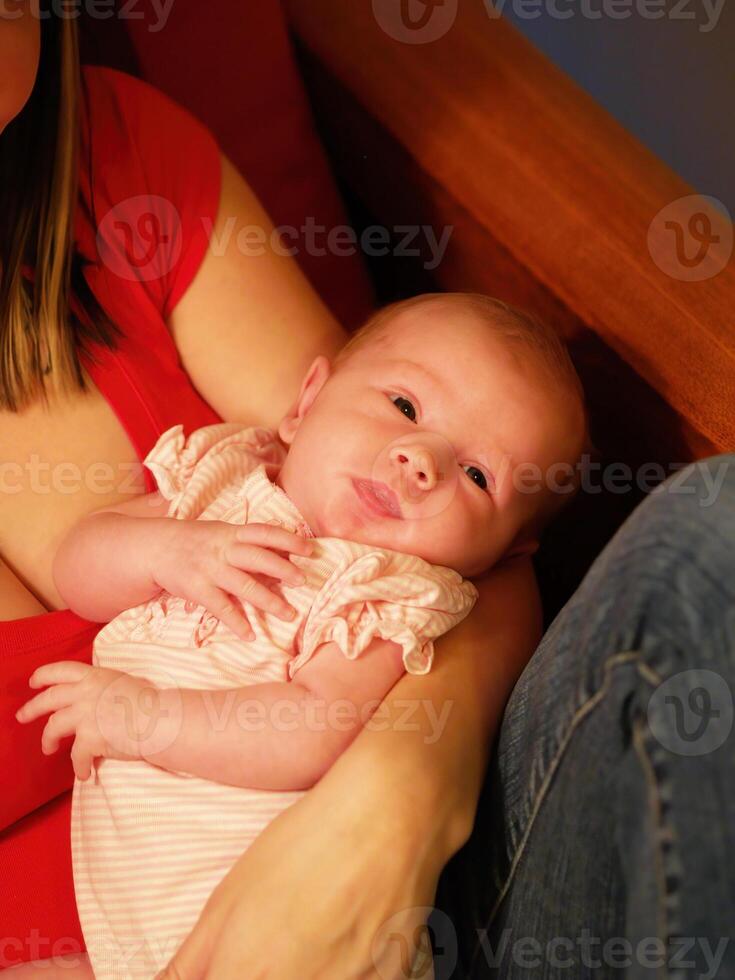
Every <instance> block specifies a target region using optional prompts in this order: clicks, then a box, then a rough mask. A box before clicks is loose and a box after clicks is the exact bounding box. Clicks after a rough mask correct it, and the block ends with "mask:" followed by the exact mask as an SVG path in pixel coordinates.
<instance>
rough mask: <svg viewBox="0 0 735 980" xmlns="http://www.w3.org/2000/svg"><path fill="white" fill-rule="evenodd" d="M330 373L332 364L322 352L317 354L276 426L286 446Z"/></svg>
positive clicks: (289, 443)
mask: <svg viewBox="0 0 735 980" xmlns="http://www.w3.org/2000/svg"><path fill="white" fill-rule="evenodd" d="M331 373H332V365H331V364H330V363H329V359H328V358H326V357H325V356H324V355H323V354H319V355H318V356H317V357H315V358H314V360H313V361H312V362H311V366H310V367H309V370H308V371H307V372H306V374H305V376H304V380H303V381H302V382H301V390H300V391H299V394H298V397H297V399H296V401H295V402H294V403H293V405H292V406H291V408H289V410H288V411H287V412H286V414H285V415H284V416H283V418H282V419H281V422H280V424H279V426H278V435H279V436H280V437H281V440H282V441H283V442H284V443H285V444H286V445H287V446H290V445H291V443H292V442H293V438H294V436H295V435H296V430H297V429H298V427H299V425H300V424H301V420H302V419H303V418H304V416H305V415H306V413H307V412H308V411H309V409H310V408H311V406H312V405H313V404H314V400H315V398H316V396H317V395H318V394H319V392H320V391H321V389H322V388H323V387H324V384H325V383H326V381H327V378H328V377H329V376H330V374H331Z"/></svg>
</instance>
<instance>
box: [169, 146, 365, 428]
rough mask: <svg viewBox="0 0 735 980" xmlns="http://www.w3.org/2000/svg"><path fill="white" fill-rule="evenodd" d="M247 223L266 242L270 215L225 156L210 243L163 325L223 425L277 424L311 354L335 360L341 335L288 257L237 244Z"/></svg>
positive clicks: (194, 381) (329, 314)
mask: <svg viewBox="0 0 735 980" xmlns="http://www.w3.org/2000/svg"><path fill="white" fill-rule="evenodd" d="M253 227H257V228H259V229H263V231H264V232H265V235H264V236H263V237H265V239H266V241H267V242H270V240H271V233H272V231H273V224H272V222H271V220H270V218H269V217H268V214H267V213H266V211H265V210H264V208H263V206H262V205H261V204H260V202H259V201H258V199H257V197H256V196H255V194H254V193H253V191H252V190H251V189H250V187H249V186H248V184H247V183H246V181H245V180H244V178H243V177H242V176H241V175H240V174H239V172H238V171H237V169H236V168H235V167H234V166H233V165H232V163H230V161H229V160H228V159H227V157H225V156H223V157H222V193H221V199H220V205H219V210H218V213H217V220H216V222H215V227H214V230H213V232H212V238H211V244H210V247H209V250H208V251H207V254H206V255H205V257H204V260H203V262H202V264H201V266H200V268H199V270H198V272H197V274H196V276H195V277H194V280H193V282H192V283H191V285H190V286H189V288H188V289H187V291H186V292H185V293H184V295H183V297H182V298H181V299H180V300H179V302H178V303H177V305H176V308H175V309H174V311H173V313H172V314H171V317H170V319H169V324H168V325H169V329H170V330H171V333H172V336H173V338H174V341H175V343H176V347H177V349H178V352H179V355H180V357H181V361H182V363H183V365H184V367H185V369H186V371H187V374H188V375H189V377H190V378H191V380H192V383H193V384H194V387H195V388H196V389H197V390H198V391H199V393H200V394H201V395H202V396H203V397H204V398H205V399H206V401H208V402H209V404H210V405H211V406H212V408H214V409H215V411H216V412H218V413H219V415H220V416H221V417H222V418H223V419H224V420H225V421H228V422H229V421H232V422H237V421H240V422H247V424H248V425H264V426H267V427H269V428H275V427H276V426H277V425H278V423H279V422H280V420H281V418H282V417H283V415H285V413H286V411H287V410H288V409H289V408H290V407H291V403H292V402H293V400H294V398H295V397H296V395H297V394H298V391H299V387H300V385H301V380H302V378H303V376H304V375H305V374H306V371H307V369H308V367H309V365H310V364H311V362H312V361H313V360H314V358H315V357H316V355H317V354H325V355H327V356H328V357H330V356H332V355H333V354H336V353H337V351H338V350H339V349H340V347H342V346H343V344H344V343H345V341H346V340H347V334H346V332H345V331H344V330H343V328H342V327H341V326H340V325H339V324H338V323H337V321H336V320H335V319H334V317H333V316H332V314H331V313H330V312H329V310H328V308H327V307H326V305H325V304H324V302H323V301H322V300H321V299H320V297H319V295H318V294H317V293H316V292H315V290H314V289H313V287H312V286H311V284H310V283H309V281H308V279H307V278H306V276H305V275H304V274H303V272H302V271H301V269H300V268H299V266H298V264H297V262H296V260H295V259H294V258H293V257H292V256H289V255H278V254H277V253H276V252H274V251H272V250H271V249H270V248H269V247H268V246H267V245H265V246H263V250H264V254H263V255H251V254H248V253H247V250H244V249H242V248H240V247H239V245H238V235H239V233H240V232H241V231H242V230H243V229H248V228H253Z"/></svg>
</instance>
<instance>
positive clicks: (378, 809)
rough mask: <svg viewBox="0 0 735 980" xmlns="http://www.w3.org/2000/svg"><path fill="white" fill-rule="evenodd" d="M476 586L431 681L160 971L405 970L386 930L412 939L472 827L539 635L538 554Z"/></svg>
mask: <svg viewBox="0 0 735 980" xmlns="http://www.w3.org/2000/svg"><path fill="white" fill-rule="evenodd" d="M475 584H476V585H477V587H478V589H479V592H480V598H479V600H478V602H477V604H476V606H475V608H474V609H473V611H472V613H471V614H470V615H469V616H468V618H467V619H465V620H464V621H463V622H462V623H460V624H459V625H458V626H456V627H455V628H454V629H453V630H452V631H451V632H450V633H448V634H446V635H445V636H444V637H442V638H441V639H440V640H438V641H437V649H436V656H435V660H434V666H433V667H432V670H431V671H430V672H429V674H426V675H423V676H420V677H415V676H413V675H409V674H406V675H404V676H403V677H402V678H401V679H400V680H399V682H398V683H397V684H396V685H395V686H394V687H393V688H392V689H391V691H390V692H389V694H388V696H387V697H386V698H385V700H384V702H383V705H384V706H385V707H386V708H387V710H388V711H389V712H390V713H391V715H392V717H393V719H394V726H393V727H392V728H391V727H389V728H387V729H386V730H383V731H381V730H379V729H378V728H376V727H371V728H369V729H368V728H366V729H364V730H363V731H361V732H360V734H359V735H358V736H357V738H356V739H355V740H354V742H353V743H352V745H351V746H350V747H349V748H348V749H347V751H346V752H344V754H343V755H341V756H340V758H339V759H337V761H336V762H335V764H334V765H333V766H332V768H331V769H330V770H329V771H328V772H327V773H326V775H325V776H324V778H323V779H321V780H320V781H319V782H318V783H317V784H316V786H314V788H313V789H311V790H310V791H309V792H308V793H307V794H306V795H305V796H304V797H303V799H301V800H299V801H298V802H297V803H295V804H294V805H293V806H291V807H289V808H288V809H287V810H286V811H284V812H283V813H281V814H280V815H279V816H278V817H277V818H276V819H275V820H274V821H273V822H272V823H271V824H269V826H268V827H267V828H266V829H265V830H264V831H263V833H262V834H260V835H259V837H258V838H257V839H256V840H255V841H254V842H253V844H252V845H251V846H250V848H248V850H247V851H246V852H245V854H244V855H243V856H242V857H241V858H240V860H239V861H238V862H237V864H236V865H235V866H234V867H233V869H232V870H231V871H230V873H229V874H228V875H227V876H226V877H225V878H224V879H223V881H222V882H221V883H220V885H219V886H218V887H217V888H216V889H215V891H214V892H213V894H212V896H211V898H210V900H209V902H208V903H207V905H206V907H205V909H204V911H203V912H202V914H201V916H200V918H199V921H198V923H197V925H196V927H195V928H194V930H193V931H192V933H191V934H190V936H189V937H188V938H187V939H186V941H185V942H184V944H183V945H182V947H181V948H180V950H179V951H178V953H177V954H176V956H175V957H174V959H173V961H172V962H171V964H170V965H169V967H168V969H167V971H165V972H164V973H162V974H161V975H160V976H161V978H164V980H200V978H207V980H214V978H217V980H239V978H240V977H243V976H260V975H262V976H279V977H280V976H283V977H292V976H293V977H299V978H300V980H316V978H317V977H318V978H319V980H344V977H346V976H350V977H373V976H375V974H376V971H377V972H379V974H380V976H382V977H386V978H388V977H396V978H398V977H402V976H404V975H405V964H402V963H401V962H400V951H399V944H396V943H395V942H392V941H391V938H390V937H391V935H392V934H395V931H396V928H397V927H398V926H399V925H401V924H403V925H404V926H405V929H406V932H405V933H404V935H406V936H407V938H408V940H409V942H412V941H413V939H414V937H415V935H416V933H415V929H416V927H417V926H420V925H421V924H422V923H423V921H424V919H425V916H426V907H427V906H431V905H432V904H433V902H434V898H435V894H436V884H437V880H438V878H439V875H440V873H441V871H442V868H443V867H444V865H445V863H446V862H447V860H448V859H449V858H450V857H451V856H452V854H454V852H455V851H457V850H458V849H459V848H460V847H461V846H462V844H463V843H464V842H465V841H466V840H467V837H468V836H469V833H470V832H471V828H472V823H473V819H474V815H475V811H476V806H477V800H478V798H479V792H480V788H481V786H482V781H483V777H484V772H485V768H486V765H487V760H488V755H489V749H490V739H491V737H492V735H493V734H494V732H495V730H496V728H497V726H498V724H499V722H500V718H501V716H502V711H503V707H504V705H505V701H506V699H507V697H508V695H509V693H510V691H511V689H512V687H513V684H514V683H515V680H516V678H517V677H518V675H519V674H520V672H521V670H522V669H523V666H524V665H525V663H526V661H527V660H528V658H529V657H530V655H531V653H532V652H533V650H534V648H535V646H536V643H537V641H538V638H539V635H540V632H541V610H540V602H539V598H538V591H537V589H536V584H535V580H534V575H533V570H532V567H531V564H530V561H528V560H527V559H517V560H515V561H513V562H511V563H508V564H507V565H505V566H498V567H497V568H496V569H494V570H493V571H491V572H489V573H488V574H487V575H486V576H484V577H483V579H482V580H478V581H476V582H475ZM426 699H430V704H428V705H427V704H426ZM447 704H449V712H448V714H447V713H446V706H447ZM409 709H410V710H413V711H414V714H413V716H412V717H411V718H409V717H408V715H407V711H408V710H409ZM442 711H444V715H443V716H442ZM441 717H444V718H445V719H446V720H445V722H444V723H443V725H441V727H440V728H437V723H436V718H441ZM437 731H440V734H439V737H438V738H436V733H437ZM294 842H298V844H297V845H295V843H294ZM284 853H288V855H289V859H288V861H287V862H285V861H283V859H282V858H283V854H284ZM399 910H406V912H405V913H403V916H402V917H399V916H398V914H397V913H398V912H399ZM399 918H401V923H399V922H398V919H399ZM283 922H288V924H289V926H288V930H286V932H284V930H283ZM305 949H306V950H308V951H309V955H308V957H307V958H306V960H305V958H304V950H305Z"/></svg>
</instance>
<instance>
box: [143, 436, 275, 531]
mask: <svg viewBox="0 0 735 980" xmlns="http://www.w3.org/2000/svg"><path fill="white" fill-rule="evenodd" d="M284 456H285V449H284V447H283V445H282V444H281V443H280V442H279V441H278V439H277V437H276V434H275V433H274V432H273V431H271V430H270V429H264V428H260V427H257V426H256V427H244V426H243V425H241V424H240V423H238V422H222V423H219V424H217V425H206V426H203V427H202V428H200V429H196V430H195V431H194V432H192V433H191V434H190V435H189V436H188V437H187V436H185V435H184V427H183V426H182V425H174V426H172V427H171V428H170V429H167V430H166V432H164V433H163V435H162V436H160V437H159V439H158V441H157V442H156V444H155V446H154V447H153V449H151V451H150V452H149V453H148V455H147V456H146V458H145V459H144V460H143V462H144V464H145V466H147V467H148V469H149V470H150V471H151V473H152V474H153V476H154V477H155V480H156V484H157V486H158V489H159V490H160V492H161V494H162V495H163V496H164V497H165V498H166V499H167V500H170V501H171V505H170V507H169V509H168V516H169V517H178V518H181V519H196V518H197V517H199V516H200V515H201V514H202V513H204V511H205V510H206V509H207V507H208V506H209V505H210V504H211V503H212V501H213V500H214V499H215V498H216V497H217V496H218V495H219V494H220V493H221V492H222V490H223V489H224V488H225V487H226V486H228V485H230V484H233V483H235V482H239V483H241V482H242V480H243V478H244V477H245V476H247V475H248V473H250V472H252V470H253V469H254V468H255V467H256V466H258V465H260V464H261V463H266V464H272V465H273V466H274V467H278V466H280V465H281V463H282V462H283V458H284Z"/></svg>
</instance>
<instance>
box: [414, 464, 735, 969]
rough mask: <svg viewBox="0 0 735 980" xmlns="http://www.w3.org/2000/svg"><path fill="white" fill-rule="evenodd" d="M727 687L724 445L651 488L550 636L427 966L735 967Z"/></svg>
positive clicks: (729, 497)
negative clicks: (718, 453) (718, 451)
mask: <svg viewBox="0 0 735 980" xmlns="http://www.w3.org/2000/svg"><path fill="white" fill-rule="evenodd" d="M719 479H721V480H722V483H721V486H720V487H719V489H718V490H717V491H716V492H713V486H716V484H713V483H712V481H713V480H719ZM685 487H689V488H691V489H690V490H689V491H688V492H686V491H685ZM713 497H714V498H715V499H714V502H713V500H712V498H713ZM734 691H735V454H734V455H726V456H725V455H723V456H715V457H711V458H710V459H708V460H705V461H701V462H699V463H697V464H693V465H692V466H690V467H687V468H686V470H685V471H682V472H681V473H679V474H678V475H677V476H676V477H674V478H672V479H669V480H668V481H666V483H664V484H662V486H661V487H659V488H658V489H657V491H656V492H655V493H653V494H651V495H650V496H649V497H648V498H647V499H646V500H645V501H644V502H643V503H642V504H641V505H640V506H639V507H638V508H637V509H636V510H635V511H634V512H633V513H632V514H631V516H630V517H629V518H628V519H627V520H626V522H625V523H624V524H623V526H622V527H621V528H620V529H619V531H618V532H617V533H616V534H615V536H614V537H613V539H612V540H611V541H610V542H609V544H608V545H607V547H606V548H605V549H604V551H603V552H602V553H601V554H600V555H599V556H598V558H597V559H596V561H595V562H594V564H593V565H592V567H591V569H590V570H589V572H588V574H587V576H586V577H585V579H584V581H583V582H582V584H581V586H580V587H579V589H578V590H577V591H576V593H575V594H574V596H573V597H572V598H571V599H570V601H569V602H568V603H567V604H566V606H565V607H564V608H563V609H562V611H561V612H560V613H559V615H558V616H557V617H556V619H555V620H554V622H553V623H552V624H551V626H550V628H549V629H548V631H547V632H546V634H545V636H544V638H543V640H542V641H541V643H540V645H539V647H538V649H537V651H536V653H535V654H534V656H533V658H532V659H531V661H530V663H529V664H528V667H527V668H526V670H525V672H524V673H523V675H522V677H521V678H520V680H519V682H518V684H517V685H516V688H515V690H514V692H513V694H512V696H511V699H510V701H509V703H508V706H507V709H506V712H505V716H504V720H503V724H502V728H501V732H500V736H499V739H498V744H497V746H496V750H495V753H494V756H493V759H492V762H491V765H490V769H489V771H488V775H487V779H486V782H485V785H484V787H483V792H482V796H481V800H480V804H479V808H478V813H477V820H476V823H475V829H474V832H473V834H472V836H471V838H470V840H469V841H468V842H467V844H466V845H465V847H464V848H462V850H461V851H460V852H459V853H458V854H457V855H456V856H455V858H454V859H453V860H452V862H450V864H449V865H448V866H447V868H446V869H445V872H444V874H443V875H442V878H441V880H440V884H439V890H438V893H437V902H436V911H435V912H434V913H432V916H431V918H430V919H429V925H430V927H431V928H430V931H431V934H432V941H433V945H434V956H435V972H436V978H437V980H443V978H445V977H447V978H448V977H461V978H463V980H464V978H471V980H480V978H486V977H501V978H511V980H514V978H521V977H523V978H534V980H536V978H546V977H565V978H570V980H571V978H573V980H578V978H584V977H595V978H601V980H602V978H607V977H615V978H625V980H628V978H635V980H638V978H644V977H645V978H659V977H667V978H676V980H679V978H686V980H689V978H695V977H707V978H710V977H735V937H734V938H732V939H731V936H732V935H733V932H734V931H735V736H734V735H733V732H732V727H733V692H734Z"/></svg>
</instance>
